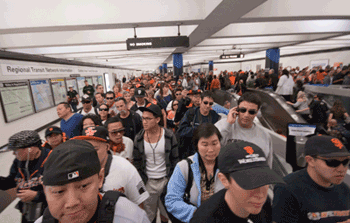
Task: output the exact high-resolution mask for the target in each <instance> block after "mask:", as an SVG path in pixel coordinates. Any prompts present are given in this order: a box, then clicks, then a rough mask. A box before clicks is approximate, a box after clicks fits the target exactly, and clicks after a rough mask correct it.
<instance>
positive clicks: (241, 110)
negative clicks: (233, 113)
mask: <svg viewBox="0 0 350 223" xmlns="http://www.w3.org/2000/svg"><path fill="white" fill-rule="evenodd" d="M237 111H238V112H241V113H246V112H247V109H246V108H238V109H237ZM257 112H258V111H257V110H255V109H249V110H248V113H249V114H250V115H255V114H256V113H257Z"/></svg>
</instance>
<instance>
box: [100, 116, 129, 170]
mask: <svg viewBox="0 0 350 223" xmlns="http://www.w3.org/2000/svg"><path fill="white" fill-rule="evenodd" d="M105 127H106V128H107V130H108V137H109V145H110V150H111V152H112V153H113V155H117V156H121V157H124V158H125V159H127V160H129V161H130V162H131V163H132V162H133V154H132V153H133V149H134V143H133V142H132V140H131V139H130V138H128V137H126V136H124V132H125V128H124V126H123V123H122V120H121V119H120V118H119V117H118V116H114V117H112V118H110V119H108V120H107V121H106V123H105Z"/></svg>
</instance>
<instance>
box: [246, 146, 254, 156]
mask: <svg viewBox="0 0 350 223" xmlns="http://www.w3.org/2000/svg"><path fill="white" fill-rule="evenodd" d="M243 149H244V150H245V151H246V152H247V153H249V155H252V154H253V153H254V150H253V148H252V147H251V146H246V147H244V148H243Z"/></svg>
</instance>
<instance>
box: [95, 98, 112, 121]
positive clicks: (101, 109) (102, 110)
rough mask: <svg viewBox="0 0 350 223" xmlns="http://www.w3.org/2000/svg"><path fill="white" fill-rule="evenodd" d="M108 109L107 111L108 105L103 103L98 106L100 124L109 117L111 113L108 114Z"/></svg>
mask: <svg viewBox="0 0 350 223" xmlns="http://www.w3.org/2000/svg"><path fill="white" fill-rule="evenodd" d="M108 111H109V108H108V105H107V104H105V103H103V104H101V105H100V107H99V108H98V114H99V116H100V119H101V123H102V125H104V124H105V122H106V121H107V119H109V118H110V117H111V114H109V113H108Z"/></svg>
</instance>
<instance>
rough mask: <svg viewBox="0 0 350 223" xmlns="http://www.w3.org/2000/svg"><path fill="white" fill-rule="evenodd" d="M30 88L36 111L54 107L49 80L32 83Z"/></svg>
mask: <svg viewBox="0 0 350 223" xmlns="http://www.w3.org/2000/svg"><path fill="white" fill-rule="evenodd" d="M30 87H31V89H32V94H33V101H34V105H35V111H37V112H39V111H42V110H45V109H47V108H50V107H53V106H54V103H53V97H52V93H51V88H50V82H49V80H35V81H30Z"/></svg>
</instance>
